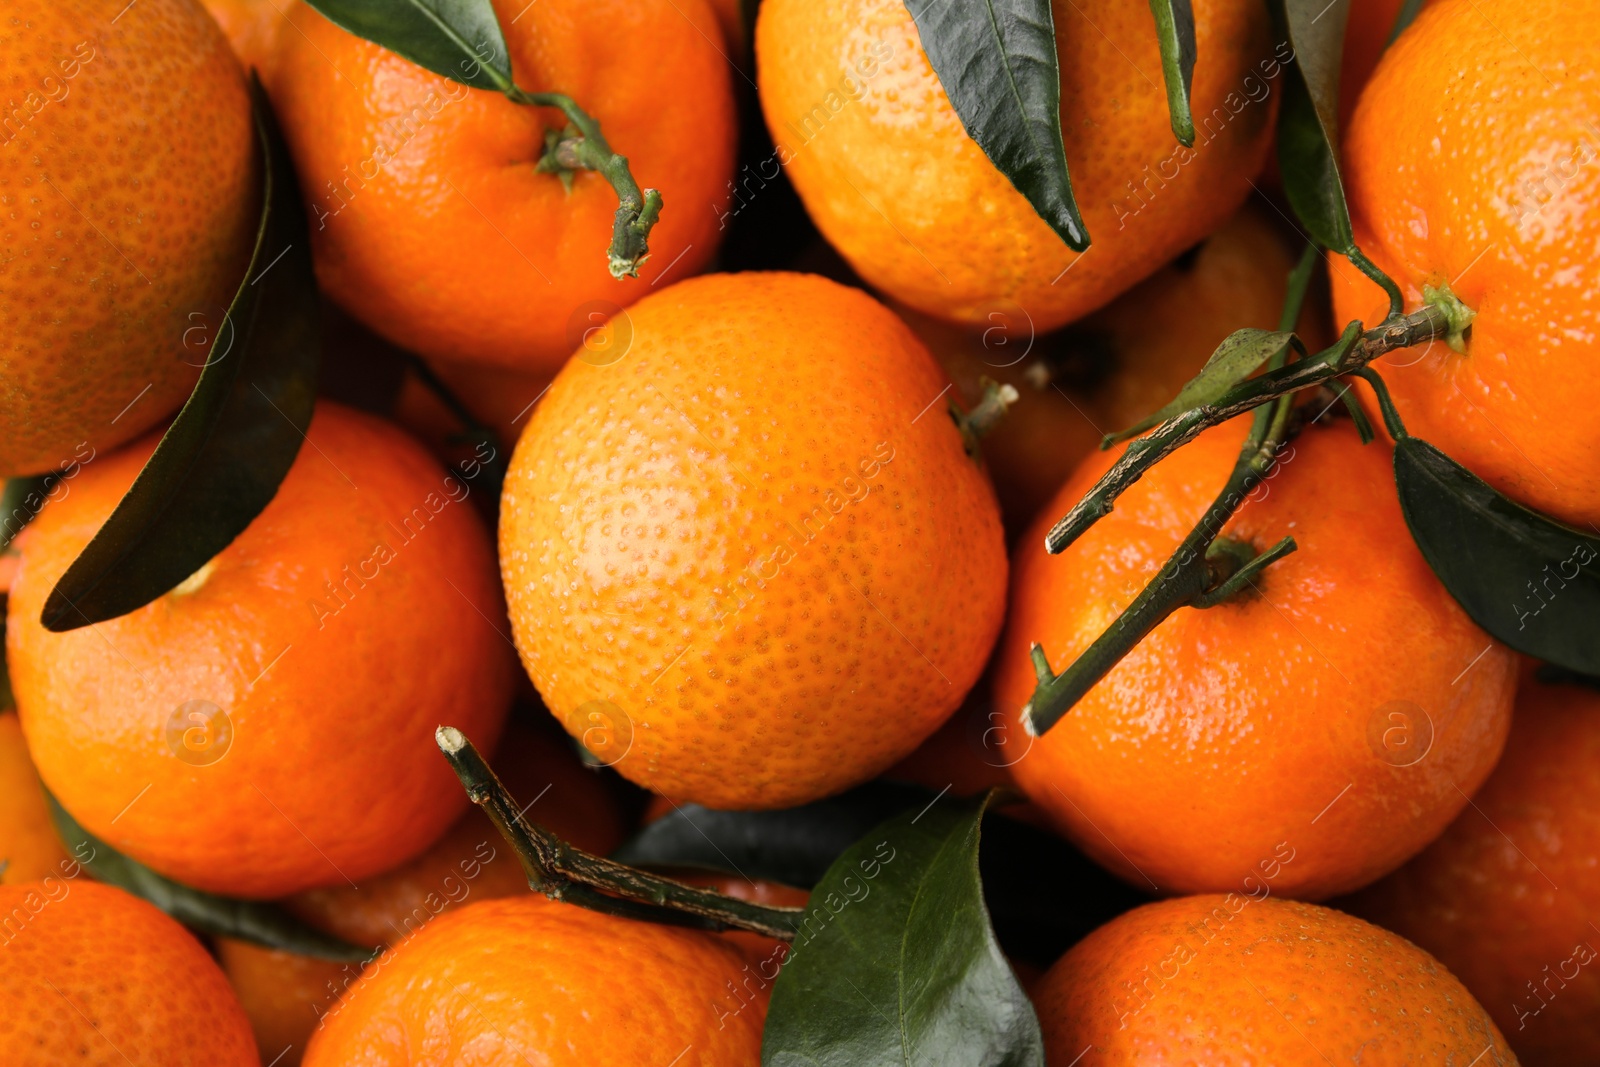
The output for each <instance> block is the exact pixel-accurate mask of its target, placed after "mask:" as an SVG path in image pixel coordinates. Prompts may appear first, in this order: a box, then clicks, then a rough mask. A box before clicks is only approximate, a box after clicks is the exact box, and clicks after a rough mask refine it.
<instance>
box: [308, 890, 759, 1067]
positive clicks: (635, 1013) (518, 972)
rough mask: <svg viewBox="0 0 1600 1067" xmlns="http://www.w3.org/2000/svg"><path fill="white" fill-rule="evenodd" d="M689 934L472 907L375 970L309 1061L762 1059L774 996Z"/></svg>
mask: <svg viewBox="0 0 1600 1067" xmlns="http://www.w3.org/2000/svg"><path fill="white" fill-rule="evenodd" d="M746 967H747V960H746V957H745V956H744V954H743V953H741V952H740V950H739V949H738V948H736V947H735V946H733V945H731V944H729V943H728V942H726V941H724V940H723V939H721V938H719V937H717V936H715V935H713V934H708V933H704V932H701V931H697V930H686V929H683V928H680V927H674V926H663V925H658V924H654V923H643V922H634V921H631V920H627V919H618V918H614V917H611V916H608V915H601V914H599V913H598V912H592V911H586V910H584V909H582V908H578V907H575V906H573V905H570V904H558V903H554V902H552V901H549V900H546V899H545V898H543V897H540V896H532V895H529V896H524V897H517V898H513V899H508V900H491V901H485V902H483V903H481V904H472V905H469V906H467V907H465V908H462V909H460V910H459V911H455V912H452V913H450V914H449V915H445V916H443V917H441V918H440V919H439V920H437V921H436V922H433V923H430V924H429V925H428V926H427V927H426V928H425V929H424V930H423V931H422V932H421V933H420V934H418V935H417V936H416V937H415V938H413V939H412V940H411V941H409V942H407V943H406V944H405V945H404V946H402V947H400V948H398V949H395V950H392V951H390V952H389V953H388V954H386V955H385V956H383V957H382V958H381V959H379V960H378V961H377V962H375V963H373V964H372V965H370V966H369V967H368V969H367V971H366V973H365V974H364V975H363V977H362V979H361V981H360V982H359V983H358V984H357V985H356V986H355V987H354V988H353V989H352V990H351V992H350V993H349V994H348V995H347V996H346V998H345V1000H344V1001H343V1002H342V1003H341V1004H340V1005H339V1007H338V1010H337V1011H335V1012H333V1013H331V1014H330V1015H328V1016H327V1017H326V1019H325V1020H324V1022H323V1025H322V1028H321V1029H319V1030H318V1031H317V1032H316V1033H315V1034H314V1035H313V1036H312V1039H311V1047H310V1049H309V1050H308V1051H307V1054H306V1058H305V1064H306V1067H354V1065H360V1067H423V1065H424V1064H429V1065H431V1064H439V1063H449V1064H452V1065H454V1067H498V1065H500V1064H505V1063H518V1062H524V1061H525V1062H528V1063H539V1064H544V1065H547V1067H595V1065H597V1064H632V1063H641V1064H643V1063H655V1062H658V1061H659V1062H661V1063H666V1062H668V1061H670V1060H671V1059H672V1057H673V1056H675V1055H679V1054H680V1051H679V1050H682V1049H685V1048H687V1049H688V1050H689V1052H688V1054H687V1055H684V1057H683V1060H682V1063H683V1064H685V1065H688V1064H693V1065H695V1067H748V1065H750V1064H754V1063H757V1062H759V1060H760V1052H761V1024H762V1021H763V1019H764V1018H765V1016H766V1002H767V997H768V995H769V994H768V991H762V992H761V993H760V994H758V995H756V996H754V997H753V998H750V999H740V998H739V997H737V996H736V995H735V990H738V989H742V988H743V986H741V983H742V982H743V981H744V979H745V977H746V973H745V969H746Z"/></svg>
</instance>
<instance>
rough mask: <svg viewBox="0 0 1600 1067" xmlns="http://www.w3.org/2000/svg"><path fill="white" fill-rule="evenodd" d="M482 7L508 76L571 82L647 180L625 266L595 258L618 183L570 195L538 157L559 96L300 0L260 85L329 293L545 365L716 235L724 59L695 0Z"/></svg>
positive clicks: (480, 348) (724, 158)
mask: <svg viewBox="0 0 1600 1067" xmlns="http://www.w3.org/2000/svg"><path fill="white" fill-rule="evenodd" d="M495 11H496V13H497V14H498V15H499V19H500V26H501V28H502V30H503V31H504V33H505V35H506V44H507V46H508V47H509V49H510V53H511V68H512V72H513V74H514V75H515V77H516V81H517V84H518V86H520V87H521V88H522V89H524V90H526V91H528V92H561V93H566V94H568V95H569V96H571V97H572V98H573V99H574V100H576V101H577V103H578V105H579V106H580V107H582V108H584V109H585V110H586V111H587V112H588V113H589V114H590V115H592V116H593V117H594V118H595V119H596V120H598V121H599V123H600V125H601V127H602V129H603V131H604V133H605V137H606V140H607V141H608V142H610V144H611V147H612V148H613V149H614V150H615V151H616V152H618V153H620V154H622V155H624V156H626V157H627V158H628V161H629V163H630V165H631V167H632V170H633V174H634V176H635V178H636V179H637V180H638V182H639V184H640V186H641V188H644V187H650V188H655V189H659V190H660V191H661V194H662V197H663V198H664V203H665V206H664V208H663V210H662V213H661V220H660V222H659V224H658V225H657V226H656V228H655V230H654V231H653V232H652V233H651V235H650V248H651V255H650V259H649V261H648V262H647V263H646V264H645V265H644V267H643V269H642V270H641V271H640V275H639V277H637V278H629V279H626V280H623V281H617V280H615V279H613V278H612V277H611V275H610V273H609V272H608V269H607V259H606V248H607V244H608V242H609V241H610V238H611V228H612V217H613V215H614V213H615V211H616V208H617V194H616V193H615V192H614V191H613V190H612V188H611V186H610V185H608V184H607V182H606V180H605V179H604V178H603V177H601V176H600V175H599V174H598V173H594V172H590V171H583V172H579V173H576V174H573V175H572V176H571V186H572V188H571V191H570V192H568V191H567V189H566V187H565V185H564V184H563V178H562V176H560V175H557V174H550V173H540V172H538V171H537V170H536V169H535V165H536V164H537V163H538V162H539V159H540V157H541V156H542V155H543V154H544V150H545V134H546V133H547V132H559V131H560V130H561V129H562V128H563V127H564V126H565V125H566V120H565V119H564V118H563V117H562V116H561V114H560V113H559V112H557V111H554V110H549V109H543V108H533V107H526V106H523V105H521V104H514V103H512V102H511V101H510V100H508V99H507V98H505V97H504V96H503V95H501V94H499V93H496V92H491V91H487V90H477V89H470V88H467V87H466V86H464V85H461V84H460V83H457V82H454V81H451V80H449V79H447V78H445V77H443V76H441V75H438V74H433V73H431V72H429V71H427V70H424V69H423V68H421V67H419V66H417V65H416V64H414V63H412V62H410V61H409V60H406V59H402V58H401V57H400V56H398V55H396V54H395V53H393V52H390V51H388V50H387V49H384V48H382V47H380V46H378V45H376V44H372V43H371V42H368V41H364V40H361V39H360V38H357V37H355V36H353V35H351V34H349V33H346V32H345V31H344V30H342V29H340V28H338V27H337V26H335V25H334V24H333V23H331V22H329V21H328V20H326V19H325V18H323V17H322V16H321V15H319V14H317V13H316V12H315V11H313V10H312V9H311V8H310V7H309V6H307V5H304V4H301V5H297V6H296V7H294V8H293V9H292V10H291V11H290V21H291V23H292V28H291V29H289V30H285V31H284V32H283V34H282V36H281V46H280V48H279V51H278V56H277V70H276V72H275V73H274V75H273V81H272V84H271V86H270V88H271V90H272V100H273V104H274V106H275V107H276V108H277V111H278V114H279V116H280V118H281V119H282V121H283V125H284V132H285V134H286V135H287V137H288V139H289V143H290V145H291V147H292V148H293V150H294V155H295V163H296V165H297V166H298V168H299V171H300V179H301V185H302V188H303V189H304V192H305V196H306V199H307V201H308V204H309V207H310V213H311V216H312V218H311V229H312V246H313V251H314V253H315V256H316V265H317V277H318V279H319V280H320V281H321V283H322V285H323V288H324V289H326V290H327V292H328V294H329V295H330V296H331V297H332V298H333V299H334V300H336V301H338V302H339V303H340V304H341V305H343V306H344V307H345V308H346V309H347V310H349V311H350V312H352V313H353V314H354V315H355V316H356V317H357V318H359V319H361V320H362V321H363V322H365V323H366V324H367V325H368V326H370V327H371V328H372V329H374V330H376V331H377V332H378V333H380V334H382V335H384V336H385V337H388V338H389V339H391V340H393V341H394V342H395V343H397V344H399V345H402V346H404V347H406V348H409V349H412V350H414V351H416V352H418V353H421V354H422V355H425V356H429V357H433V358H439V359H449V360H460V361H465V362H473V363H488V364H496V365H500V366H505V367H512V368H517V369H520V370H523V371H525V372H529V373H546V374H548V373H551V372H553V371H555V370H556V369H557V368H558V367H559V366H560V365H561V363H562V361H563V360H565V359H566V358H567V357H568V356H569V355H571V353H572V350H573V349H574V348H575V347H576V346H577V344H578V341H577V335H579V334H581V332H582V331H583V329H584V328H585V324H586V323H587V322H588V317H589V316H590V314H591V313H601V312H603V313H610V312H614V311H615V310H616V309H617V307H618V306H619V305H626V304H629V303H632V302H633V301H635V300H637V299H638V298H639V297H641V296H643V295H644V294H646V293H648V292H650V291H651V287H652V286H653V285H654V283H656V282H657V281H660V280H661V279H662V278H664V277H669V276H670V277H671V278H672V279H673V280H676V279H679V278H685V277H688V276H689V275H691V274H693V273H694V272H695V271H697V270H698V269H700V268H701V267H702V266H704V265H705V264H706V263H707V262H708V261H709V260H710V258H711V256H712V254H713V253H714V252H715V251H716V247H717V240H718V235H719V233H720V227H719V215H720V212H719V207H718V205H720V204H721V203H722V202H723V201H725V200H726V198H727V184H728V181H729V178H730V177H731V175H732V171H733V141H734V131H735V125H736V124H735V118H734V104H733V91H732V87H731V85H730V82H729V78H730V69H729V66H728V62H727V60H725V59H724V58H723V56H722V55H721V52H720V50H719V49H718V47H717V42H718V41H719V40H720V38H721V31H720V30H719V29H718V27H717V21H716V17H715V16H714V15H713V14H712V12H711V9H710V8H709V7H708V6H707V5H706V0H541V2H540V3H538V4H536V5H533V6H529V5H527V4H525V3H521V2H517V0H499V2H497V3H496V4H495ZM646 56H647V57H648V59H647V60H643V61H642V60H641V57H646ZM667 95H670V97H671V100H672V106H671V107H663V106H662V101H663V99H664V98H665V97H666V96H667ZM669 272H670V275H669Z"/></svg>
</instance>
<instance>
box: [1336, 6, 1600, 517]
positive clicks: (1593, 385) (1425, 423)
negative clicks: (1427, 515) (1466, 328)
mask: <svg viewBox="0 0 1600 1067" xmlns="http://www.w3.org/2000/svg"><path fill="white" fill-rule="evenodd" d="M1593 15H1594V13H1593V12H1592V11H1590V10H1587V9H1584V10H1582V11H1581V12H1580V11H1576V10H1573V9H1570V8H1569V7H1567V6H1566V5H1558V4H1532V5H1529V4H1525V3H1515V2H1511V0H1440V2H1438V3H1434V4H1430V5H1429V6H1428V7H1427V8H1425V9H1424V10H1423V11H1422V13H1421V14H1420V15H1419V16H1418V17H1417V20H1416V22H1415V23H1413V24H1412V26H1411V27H1410V29H1409V30H1407V32H1406V33H1405V34H1404V35H1403V36H1402V37H1401V39H1400V40H1399V41H1397V42H1396V43H1395V44H1394V46H1393V47H1392V48H1390V49H1389V51H1388V52H1387V53H1385V55H1384V57H1383V59H1382V61H1381V62H1380V63H1379V64H1378V69H1377V71H1376V73H1374V75H1373V76H1372V80H1371V81H1370V82H1369V83H1368V85H1367V88H1366V90H1365V91H1364V92H1363V93H1362V95H1361V102H1360V104H1359V105H1358V106H1357V108H1356V113H1355V117H1354V119H1353V120H1352V122H1351V125H1350V129H1349V132H1348V134H1347V135H1346V137H1345V144H1344V149H1345V150H1344V158H1345V164H1344V177H1345V185H1346V190H1347V194H1348V197H1349V201H1350V213H1351V218H1352V220H1353V222H1354V225H1355V237H1356V243H1357V245H1358V246H1359V247H1360V248H1361V249H1362V251H1363V252H1365V253H1366V254H1367V256H1368V257H1370V258H1371V259H1372V261H1373V262H1374V263H1376V264H1377V265H1378V266H1379V267H1380V268H1382V269H1383V270H1384V271H1385V272H1387V273H1388V274H1389V276H1390V277H1392V278H1393V279H1394V280H1395V281H1396V282H1397V283H1399V285H1400V287H1401V289H1402V291H1403V292H1404V295H1405V302H1406V308H1407V309H1408V310H1409V309H1414V308H1416V307H1418V306H1420V304H1421V302H1422V299H1423V294H1422V288H1423V286H1425V285H1435V286H1437V285H1439V284H1440V283H1445V282H1447V283H1448V284H1449V287H1450V289H1451V291H1453V292H1454V294H1455V296H1456V297H1457V298H1458V299H1459V300H1460V301H1462V302H1463V303H1464V304H1465V305H1466V306H1467V307H1468V308H1471V309H1472V310H1473V311H1475V312H1476V313H1477V317H1476V318H1475V319H1474V320H1473V321H1472V325H1471V330H1470V332H1469V333H1468V335H1467V336H1466V338H1465V340H1464V346H1465V352H1464V353H1457V352H1454V351H1451V349H1450V348H1449V347H1448V346H1447V345H1446V344H1444V343H1443V342H1440V341H1435V342H1432V343H1431V344H1429V345H1426V346H1418V347H1416V348H1411V349H1406V350H1403V351H1399V352H1394V353H1391V354H1390V355H1388V356H1387V357H1385V358H1384V359H1382V360H1380V361H1379V362H1378V363H1376V364H1375V366H1376V368H1377V369H1378V370H1379V371H1380V372H1382V374H1383V377H1384V380H1385V381H1386V382H1387V383H1388V385H1389V388H1390V390H1391V391H1392V392H1393V394H1394V399H1395V404H1396V406H1397V407H1398V408H1399V410H1400V414H1401V416H1402V417H1403V418H1404V420H1405V423H1406V428H1407V430H1408V431H1409V432H1411V433H1413V434H1415V435H1416V436H1418V437H1420V438H1422V439H1424V440H1427V441H1430V442H1432V443H1433V444H1435V445H1437V446H1438V447H1439V448H1441V449H1443V450H1444V451H1445V452H1446V453H1447V454H1449V455H1450V456H1451V457H1453V458H1454V459H1456V460H1458V461H1459V462H1461V463H1462V464H1464V465H1465V466H1466V467H1468V468H1469V469H1471V470H1472V471H1473V472H1474V473H1476V474H1478V475H1479V476H1480V477H1482V478H1484V479H1485V480H1486V481H1488V482H1489V483H1490V484H1491V485H1493V486H1494V487H1495V488H1497V489H1499V490H1501V491H1502V492H1504V493H1506V494H1508V495H1509V496H1511V497H1513V498H1515V499H1516V500H1518V501H1520V502H1522V503H1524V504H1527V505H1529V506H1531V507H1533V508H1536V509H1538V510H1540V511H1543V512H1545V513H1547V514H1549V515H1552V516H1554V517H1556V518H1558V519H1561V520H1563V521H1566V522H1569V523H1575V524H1578V525H1587V524H1589V523H1593V522H1596V521H1600V421H1597V420H1596V419H1594V418H1593V414H1592V410H1591V409H1592V408H1593V406H1594V402H1595V398H1596V396H1597V395H1600V371H1597V370H1596V367H1597V366H1600V364H1597V362H1596V360H1595V359H1594V355H1595V350H1596V338H1597V337H1600V267H1597V266H1596V263H1597V260H1596V259H1595V256H1594V249H1595V247H1596V246H1597V244H1600V165H1597V163H1600V159H1597V155H1596V154H1597V152H1600V142H1597V138H1596V135H1595V132H1594V125H1593V116H1594V115H1595V114H1596V112H1597V111H1600V36H1597V35H1596V34H1594V33H1591V32H1589V31H1588V29H1586V28H1585V27H1586V26H1588V25H1589V24H1591V23H1593V21H1594V18H1593ZM1574 20H1577V21H1574ZM1584 20H1588V21H1587V22H1585V21H1584ZM1463 56H1470V57H1472V61H1471V62H1470V63H1468V64H1465V65H1463V63H1462V62H1461V58H1460V57H1463ZM1424 101H1425V102H1427V106H1421V104H1420V103H1419V102H1424ZM1338 267H1339V269H1336V270H1334V271H1333V281H1334V287H1333V294H1334V308H1335V310H1336V311H1337V313H1338V316H1339V319H1340V321H1341V322H1344V321H1348V320H1350V319H1360V320H1362V321H1363V322H1366V323H1368V324H1369V325H1371V324H1376V323H1377V322H1379V321H1381V320H1382V318H1383V317H1384V316H1385V314H1387V308H1388V305H1387V301H1386V299H1385V298H1384V296H1383V294H1382V293H1381V292H1380V291H1379V289H1378V287H1377V286H1376V285H1375V284H1373V283H1372V282H1370V281H1368V280H1367V279H1366V278H1365V277H1364V276H1362V275H1361V274H1360V272H1359V271H1357V270H1355V268H1353V267H1351V266H1349V265H1348V264H1344V263H1340V264H1339V265H1338ZM1363 388H1365V386H1363Z"/></svg>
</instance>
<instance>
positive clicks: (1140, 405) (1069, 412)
mask: <svg viewBox="0 0 1600 1067" xmlns="http://www.w3.org/2000/svg"><path fill="white" fill-rule="evenodd" d="M1294 265H1295V264H1294V257H1293V255H1291V254H1290V251H1289V249H1288V247H1287V245H1286V243H1285V241H1284V239H1283V237H1282V236H1281V235H1280V234H1279V233H1278V232H1277V230H1276V228H1275V227H1274V226H1273V225H1272V223H1271V222H1270V220H1269V219H1268V218H1267V217H1266V216H1265V214H1264V213H1263V212H1262V211H1261V210H1259V209H1257V208H1255V207H1254V206H1249V205H1247V206H1246V207H1245V208H1243V209H1241V210H1240V211H1238V212H1236V213H1235V214H1234V215H1233V216H1232V217H1230V218H1229V219H1228V221H1227V222H1225V223H1223V224H1222V226H1221V227H1220V228H1218V230H1217V231H1216V232H1215V233H1213V234H1211V235H1210V236H1209V237H1207V238H1205V239H1204V240H1203V241H1201V242H1200V243H1199V244H1198V245H1195V246H1194V247H1193V248H1192V249H1190V250H1189V251H1187V252H1185V253H1184V254H1183V255H1182V256H1179V257H1178V258H1177V259H1176V260H1174V261H1173V262H1171V263H1169V264H1167V265H1166V266H1165V267H1162V268H1161V269H1160V270H1158V271H1156V272H1155V273H1154V274H1152V275H1150V277H1148V278H1146V279H1145V280H1144V281H1142V282H1140V283H1139V284H1138V285H1136V286H1134V287H1133V288H1132V289H1130V290H1128V291H1127V292H1126V293H1123V294H1122V295H1121V296H1119V297H1117V299H1115V300H1113V301H1112V302H1111V303H1110V304H1108V305H1107V306H1105V307H1103V308H1101V309H1100V310H1099V311H1096V312H1094V313H1093V314H1091V315H1088V316H1085V317H1084V318H1082V319H1080V320H1078V321H1077V322H1075V323H1073V324H1072V325H1070V326H1067V327H1065V328H1064V329H1061V330H1057V331H1054V332H1051V333H1041V332H1039V331H1038V330H1037V329H1035V327H1034V325H1033V322H1032V321H1031V319H1030V318H1029V317H1028V315H1027V314H1026V313H1024V312H1023V311H1021V310H1020V309H1015V310H1005V309H1000V308H997V309H994V310H991V311H990V312H988V314H987V316H986V320H985V323H984V324H983V325H982V326H981V327H968V326H961V325H957V324H954V323H947V322H943V321H941V320H939V319H936V318H933V317H932V316H929V315H923V314H921V313H920V312H917V311H913V310H910V309H900V308H897V309H896V310H897V311H899V312H900V314H901V317H903V318H904V319H905V320H906V324H907V325H909V326H910V327H911V328H912V329H913V330H914V331H916V333H917V336H918V337H921V338H922V339H923V341H925V342H926V343H927V345H928V348H929V349H930V350H931V351H932V352H933V355H934V358H935V359H937V360H938V361H939V363H940V364H941V365H942V366H943V367H944V369H945V371H946V372H947V373H948V374H949V375H950V377H951V378H952V379H953V380H954V381H955V383H956V387H957V388H958V389H960V390H961V394H962V399H963V401H964V403H965V404H966V406H968V407H971V406H972V405H973V404H976V403H977V402H978V400H979V399H980V398H981V396H982V394H983V389H982V385H981V383H982V381H983V379H985V378H987V379H990V380H993V381H995V382H999V383H1004V384H1008V385H1010V386H1012V387H1013V388H1015V389H1016V390H1017V394H1018V398H1017V400H1016V401H1015V402H1014V403H1012V404H1011V406H1010V407H1008V408H1007V409H1006V413H1005V417H1004V418H1003V419H1001V420H1000V422H999V423H998V424H997V425H996V426H994V427H993V428H992V429H991V430H989V432H988V433H986V434H984V437H983V458H984V461H985V464H986V465H987V467H988V468H989V474H990V476H991V477H992V478H993V479H994V484H995V493H996V495H997V496H998V497H999V498H1000V510H1001V513H1002V515H1003V516H1004V518H1005V524H1006V530H1007V531H1008V532H1009V533H1011V534H1012V535H1013V536H1015V535H1017V534H1020V533H1021V532H1022V530H1023V529H1025V528H1026V527H1027V525H1028V524H1029V523H1031V522H1032V521H1033V519H1034V517H1035V516H1036V515H1038V513H1039V509H1040V508H1041V507H1043V506H1044V505H1045V503H1047V502H1048V501H1049V500H1050V498H1051V497H1053V496H1055V494H1056V490H1058V489H1060V488H1061V483H1063V482H1065V481H1066V480H1067V479H1068V478H1069V477H1071V476H1072V473H1073V471H1075V470H1077V468H1078V464H1079V463H1080V462H1082V460H1083V457H1084V456H1085V455H1087V454H1088V453H1089V452H1090V451H1092V450H1093V449H1094V448H1095V447H1096V446H1097V445H1098V444H1099V443H1100V438H1101V437H1103V436H1104V435H1106V434H1107V433H1111V432H1113V431H1115V430H1120V429H1123V428H1124V427H1127V426H1131V425H1133V424H1134V423H1136V422H1138V421H1139V420H1140V419H1142V418H1143V417H1144V416H1146V415H1148V414H1150V413H1151V412H1152V411H1155V410H1156V409H1158V408H1160V407H1161V405H1163V404H1165V403H1166V402H1167V401H1169V400H1171V399H1172V398H1173V397H1174V396H1175V395H1177V392H1178V390H1179V389H1180V388H1182V387H1183V385H1184V383H1185V382H1187V381H1188V380H1189V379H1190V378H1192V377H1194V376H1195V374H1197V373H1199V371H1200V368H1201V367H1202V366H1203V365H1204V364H1205V361H1206V360H1207V359H1208V358H1209V357H1210V355H1211V353H1212V352H1213V351H1214V350H1215V349H1216V347H1217V345H1219V344H1221V343H1222V340H1223V339H1224V338H1225V337H1227V336H1228V335H1229V334H1230V333H1232V332H1233V331H1234V330H1237V329H1240V328H1242V327H1246V326H1254V327H1258V328H1261V329H1276V328H1277V324H1278V317H1279V310H1280V308H1281V307H1282V305H1283V298H1284V291H1285V288H1286V287H1287V283H1288V276H1289V272H1290V270H1291V269H1293V267H1294ZM1324 319H1325V314H1324V309H1323V308H1322V307H1321V306H1319V305H1317V304H1316V303H1315V302H1314V301H1313V302H1312V303H1310V304H1308V305H1307V307H1306V310H1305V313H1304V314H1303V315H1302V316H1301V321H1300V323H1299V324H1298V328H1299V330H1300V333H1301V335H1302V337H1304V338H1305V340H1306V343H1307V344H1308V345H1310V346H1312V347H1313V348H1315V347H1319V346H1320V345H1319V342H1323V341H1324V340H1331V338H1327V337H1326V334H1327V332H1328V328H1327V325H1326V323H1325V322H1324Z"/></svg>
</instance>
